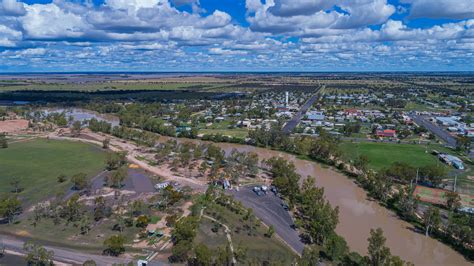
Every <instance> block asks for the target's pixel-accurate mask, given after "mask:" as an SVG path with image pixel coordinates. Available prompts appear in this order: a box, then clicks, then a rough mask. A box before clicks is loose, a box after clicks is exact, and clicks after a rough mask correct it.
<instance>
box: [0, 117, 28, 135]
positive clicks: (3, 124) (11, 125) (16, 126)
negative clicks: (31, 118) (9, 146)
mask: <svg viewBox="0 0 474 266" xmlns="http://www.w3.org/2000/svg"><path fill="white" fill-rule="evenodd" d="M27 128H28V120H25V119H16V120H5V121H0V133H15V132H19V131H23V130H26V129H27Z"/></svg>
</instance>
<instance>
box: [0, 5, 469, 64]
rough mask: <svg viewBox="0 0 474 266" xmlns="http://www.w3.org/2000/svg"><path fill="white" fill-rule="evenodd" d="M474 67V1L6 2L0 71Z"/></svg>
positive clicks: (0, 20)
mask: <svg viewBox="0 0 474 266" xmlns="http://www.w3.org/2000/svg"><path fill="white" fill-rule="evenodd" d="M458 70H464V71H474V0H83V1H79V0H73V1H65V0H53V1H51V0H49V1H48V0H25V1H19V0H0V72H14V71H16V72H29V71H41V72H46V71H69V72H71V71H458Z"/></svg>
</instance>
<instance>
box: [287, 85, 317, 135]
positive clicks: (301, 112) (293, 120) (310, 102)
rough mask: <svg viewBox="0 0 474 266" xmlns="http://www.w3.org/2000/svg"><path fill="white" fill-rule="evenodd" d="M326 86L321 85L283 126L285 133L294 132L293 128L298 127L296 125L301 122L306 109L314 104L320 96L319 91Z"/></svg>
mask: <svg viewBox="0 0 474 266" xmlns="http://www.w3.org/2000/svg"><path fill="white" fill-rule="evenodd" d="M323 87H324V86H321V87H319V88H318V89H316V92H315V93H314V94H313V96H311V98H309V100H308V101H306V103H305V104H304V105H303V106H302V107H301V109H300V110H299V111H298V113H296V114H295V115H294V116H293V117H292V118H291V119H290V120H289V121H288V122H286V124H285V125H284V126H283V128H282V129H281V130H282V131H283V133H285V134H290V133H291V132H293V130H294V129H295V128H296V126H297V125H298V124H299V123H300V121H301V119H302V118H303V117H304V115H305V114H306V111H308V109H309V108H310V107H311V106H312V105H313V104H314V102H315V101H316V100H317V99H318V96H319V91H320V90H321V89H322V88H323Z"/></svg>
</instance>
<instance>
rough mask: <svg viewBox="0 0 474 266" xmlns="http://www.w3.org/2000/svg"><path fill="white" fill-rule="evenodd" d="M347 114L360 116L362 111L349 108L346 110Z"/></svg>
mask: <svg viewBox="0 0 474 266" xmlns="http://www.w3.org/2000/svg"><path fill="white" fill-rule="evenodd" d="M344 113H345V114H346V115H347V116H359V115H360V114H361V112H360V111H359V110H357V109H353V108H352V109H347V110H345V111H344Z"/></svg>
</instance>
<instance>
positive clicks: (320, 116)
mask: <svg viewBox="0 0 474 266" xmlns="http://www.w3.org/2000/svg"><path fill="white" fill-rule="evenodd" d="M307 116H308V120H311V121H323V120H324V118H325V116H324V113H323V112H308V115H307Z"/></svg>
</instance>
